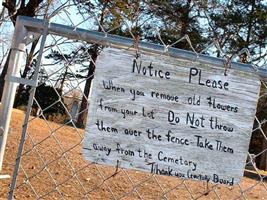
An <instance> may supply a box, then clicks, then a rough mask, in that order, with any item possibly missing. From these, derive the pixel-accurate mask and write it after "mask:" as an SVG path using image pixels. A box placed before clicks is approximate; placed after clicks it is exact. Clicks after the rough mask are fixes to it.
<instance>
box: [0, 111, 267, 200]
mask: <svg viewBox="0 0 267 200" xmlns="http://www.w3.org/2000/svg"><path fill="white" fill-rule="evenodd" d="M23 121H24V113H23V112H22V111H19V110H14V112H13V115H12V122H11V129H10V133H9V137H8V143H7V149H6V154H5V163H4V168H3V171H2V174H10V175H12V171H13V168H14V162H15V159H16V154H17V149H18V144H19V140H20V134H21V132H22V124H23ZM78 132H79V134H80V136H79V134H78ZM28 133H29V134H28V137H27V140H26V143H25V144H26V145H25V148H24V154H23V157H22V165H21V166H22V168H21V170H20V173H19V176H18V183H17V189H16V192H15V199H36V198H38V197H39V198H41V199H86V196H85V195H84V194H85V193H87V194H88V196H87V197H88V199H123V200H126V199H127V200H128V199H140V197H142V198H143V199H201V200H204V199H218V197H220V199H226V200H228V199H267V187H266V182H265V178H264V177H265V176H266V174H263V175H262V178H263V180H262V181H260V180H257V178H258V177H259V175H257V174H256V176H254V178H248V177H244V178H243V181H242V182H241V184H240V185H239V186H235V187H225V186H223V185H212V184H209V185H208V187H207V185H206V183H203V182H198V181H188V180H187V181H183V180H180V179H177V178H173V177H163V176H152V175H151V174H148V173H143V172H139V171H133V170H122V169H120V170H119V171H118V173H117V174H116V175H115V176H112V175H113V174H114V172H115V168H113V167H107V166H101V165H95V164H92V163H89V162H87V161H85V160H84V158H83V155H82V153H81V143H82V137H83V130H78V131H77V130H76V129H74V128H72V127H69V126H63V127H62V125H60V124H56V123H53V122H49V123H46V122H45V121H44V120H42V119H39V118H34V119H32V120H31V121H30V122H29V130H28ZM59 144H60V145H59ZM64 152H65V153H64ZM44 165H45V166H46V168H44ZM263 173H264V172H263ZM251 174H252V175H253V174H254V172H251V173H250V175H251ZM25 175H27V176H28V178H29V179H28V180H29V181H25V180H26V179H25V178H26V177H25ZM254 175H255V174H254ZM251 177H252V176H251ZM10 181H11V180H10V179H5V180H1V181H0V199H6V197H7V193H8V190H9V184H10ZM56 186H57V187H56ZM35 193H36V194H35Z"/></svg>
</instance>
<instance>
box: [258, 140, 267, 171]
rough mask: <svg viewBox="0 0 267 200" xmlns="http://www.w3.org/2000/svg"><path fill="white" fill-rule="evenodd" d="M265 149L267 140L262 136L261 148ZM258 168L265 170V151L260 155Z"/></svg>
mask: <svg viewBox="0 0 267 200" xmlns="http://www.w3.org/2000/svg"><path fill="white" fill-rule="evenodd" d="M265 149H267V141H266V140H265V138H263V144H262V150H265ZM259 169H261V170H265V171H267V151H264V152H263V153H262V154H261V155H260V163H259Z"/></svg>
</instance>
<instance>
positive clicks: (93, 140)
mask: <svg viewBox="0 0 267 200" xmlns="http://www.w3.org/2000/svg"><path fill="white" fill-rule="evenodd" d="M259 89H260V81H259V80H258V78H257V77H256V75H254V74H252V73H248V72H242V71H237V70H234V69H230V70H228V72H227V76H225V75H224V67H223V66H221V67H215V66H212V65H207V64H203V63H199V62H197V61H194V62H191V61H185V60H181V59H176V58H172V57H169V56H164V55H156V54H147V53H142V54H141V56H140V57H139V58H137V59H135V52H134V51H130V50H127V51H126V50H120V49H115V48H107V49H105V50H104V52H102V53H101V55H100V57H99V58H98V60H97V62H96V72H95V77H94V80H93V87H92V92H91V96H90V105H89V113H88V122H87V125H86V133H85V141H84V150H83V151H84V155H85V157H86V159H87V160H89V161H93V162H96V163H99V164H106V165H112V166H116V165H117V164H118V165H119V166H120V167H123V168H128V169H137V170H142V171H147V172H150V173H155V174H160V175H168V176H174V177H179V178H185V179H195V180H203V181H211V182H214V183H221V184H226V185H233V184H236V183H238V182H240V180H241V177H242V176H243V170H244V166H245V161H246V157H247V151H248V146H249V141H250V136H251V131H252V126H253V120H254V115H255V110H256V105H257V99H258V94H259Z"/></svg>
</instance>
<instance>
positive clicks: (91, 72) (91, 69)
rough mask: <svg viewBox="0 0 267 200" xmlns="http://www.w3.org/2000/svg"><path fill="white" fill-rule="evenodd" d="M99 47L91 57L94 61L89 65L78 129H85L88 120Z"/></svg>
mask: <svg viewBox="0 0 267 200" xmlns="http://www.w3.org/2000/svg"><path fill="white" fill-rule="evenodd" d="M98 48H99V46H98V45H95V46H94V47H93V53H92V55H91V58H92V61H91V62H90V65H89V70H88V74H87V80H86V83H85V87H84V94H83V98H82V103H81V106H80V110H79V116H78V119H77V123H76V125H77V127H79V128H82V127H84V121H85V118H86V114H87V112H86V109H87V107H88V99H87V98H88V97H89V93H90V88H91V83H92V80H93V78H94V72H95V62H96V59H97V51H98Z"/></svg>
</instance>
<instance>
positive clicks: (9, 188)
mask: <svg viewBox="0 0 267 200" xmlns="http://www.w3.org/2000/svg"><path fill="white" fill-rule="evenodd" d="M69 8H70V5H69V6H68V9H69ZM79 11H80V12H82V10H79ZM70 12H71V10H70V11H67V10H65V9H63V10H61V13H60V12H59V15H58V16H57V17H58V18H59V19H61V20H62V22H66V21H68V25H70V26H69V27H67V28H66V27H65V28H66V29H64V28H63V29H61V28H62V27H61V26H60V25H53V24H49V23H47V22H46V21H41V22H40V21H38V20H32V22H30V20H28V21H27V27H28V29H29V30H30V32H31V33H30V34H29V35H28V36H31V37H30V40H29V41H28V42H27V43H28V44H27V46H26V49H27V50H26V51H25V52H24V53H23V59H22V61H21V62H20V63H19V64H20V67H21V69H24V68H23V67H24V66H25V64H26V62H27V59H26V58H27V56H28V52H30V49H31V45H32V42H34V41H36V40H35V39H36V38H39V36H41V40H40V41H41V42H40V43H39V44H38V50H37V51H35V54H34V56H35V57H34V59H33V62H32V64H31V68H30V71H29V72H28V75H27V77H26V78H27V79H29V80H33V82H27V83H28V84H30V83H31V84H30V85H27V84H25V85H20V86H19V88H20V89H18V91H19V92H20V93H19V94H18V91H17V97H19V98H18V100H15V104H16V107H17V108H19V109H20V110H17V109H16V110H13V114H12V121H11V126H10V129H9V134H8V141H7V146H6V153H5V159H4V165H3V170H2V173H4V174H9V175H11V176H12V178H11V179H3V180H1V181H0V188H1V189H0V198H3V199H6V198H9V199H12V198H14V199H266V196H267V187H266V179H267V172H266V171H264V170H262V169H263V168H264V166H265V169H266V164H267V161H266V160H267V159H266V157H267V121H266V114H267V113H266V108H267V107H266V106H267V84H266V82H265V80H264V79H263V78H262V87H261V93H260V97H259V101H258V110H257V114H256V116H255V121H254V128H253V132H252V140H251V144H250V150H249V152H248V159H247V166H246V169H245V172H244V177H243V180H242V182H241V183H240V184H238V185H236V186H225V185H220V184H212V183H207V182H204V181H203V182H201V181H192V180H183V179H178V178H173V177H165V176H159V175H155V174H149V173H144V172H140V171H135V170H126V169H122V168H116V167H108V166H103V165H98V164H95V163H90V162H88V161H86V160H85V159H84V157H83V155H82V143H83V139H84V129H83V127H84V125H85V122H86V118H87V117H86V114H87V112H88V110H87V109H88V105H89V104H90V100H89V99H88V94H89V90H88V89H87V90H86V88H88V85H89V86H90V84H91V80H92V78H93V75H94V68H95V61H96V59H97V56H98V55H99V54H100V53H101V50H102V49H103V48H104V47H105V45H109V43H110V44H112V45H114V44H115V45H119V44H121V43H124V45H125V46H128V48H136V49H138V48H139V42H141V41H139V39H140V38H138V36H137V35H136V34H135V32H134V31H133V30H132V29H131V28H130V27H129V26H131V25H129V21H128V20H126V19H124V18H123V16H122V20H123V24H122V25H121V24H120V25H118V27H113V28H112V29H111V30H107V28H106V27H105V26H104V25H103V24H102V22H101V18H100V19H99V18H98V17H96V16H97V15H94V14H92V15H89V16H87V17H84V15H83V14H82V13H80V14H81V15H80V17H81V19H80V22H79V23H78V24H75V22H73V20H71V19H73V15H71V14H70ZM66 19H67V20H66ZM149 20H150V19H146V20H145V22H147V21H149ZM88 23H89V24H90V26H92V24H93V26H96V27H98V31H99V34H98V33H97V32H92V33H91V35H92V37H91V38H88V37H87V35H86V34H85V32H84V31H82V30H80V29H79V27H82V28H84V27H85V26H88ZM122 26H123V27H124V28H125V29H128V32H127V34H126V35H127V36H129V37H130V38H131V40H127V41H128V42H127V44H125V43H126V42H125V41H126V40H124V38H120V37H118V38H113V37H112V36H111V37H110V35H109V33H110V32H111V33H113V32H114V31H115V30H116V29H117V28H121V27H122ZM66 30H68V31H67V32H66ZM100 32H101V34H100ZM88 33H90V32H88ZM155 34H157V35H158V38H159V41H160V42H161V45H158V46H159V47H160V49H158V50H157V51H158V53H161V54H164V55H166V54H168V50H169V49H170V48H171V47H173V46H174V45H176V44H177V43H179V42H186V45H189V48H191V49H192V54H191V55H192V56H193V57H195V58H198V56H199V55H201V54H202V53H205V52H207V51H216V50H218V51H220V52H221V53H223V50H222V49H221V48H220V45H218V42H217V41H215V42H212V43H209V45H207V46H206V48H205V49H204V50H196V49H194V48H193V45H192V44H191V39H190V38H189V36H187V35H186V36H184V37H183V38H182V39H179V40H177V41H176V42H174V43H172V44H166V43H167V41H164V39H163V38H162V37H161V35H160V33H159V32H157V30H155ZM38 40H39V39H38ZM116 41H117V43H116ZM129 41H131V42H129ZM104 44H105V45H104ZM198 52H199V53H198ZM225 57H227V56H225ZM248 57H249V56H248ZM224 59H225V60H226V62H229V63H231V59H232V58H231V59H230V61H229V59H227V58H224ZM254 69H255V73H259V71H260V69H259V67H257V66H254ZM259 74H260V73H259Z"/></svg>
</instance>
